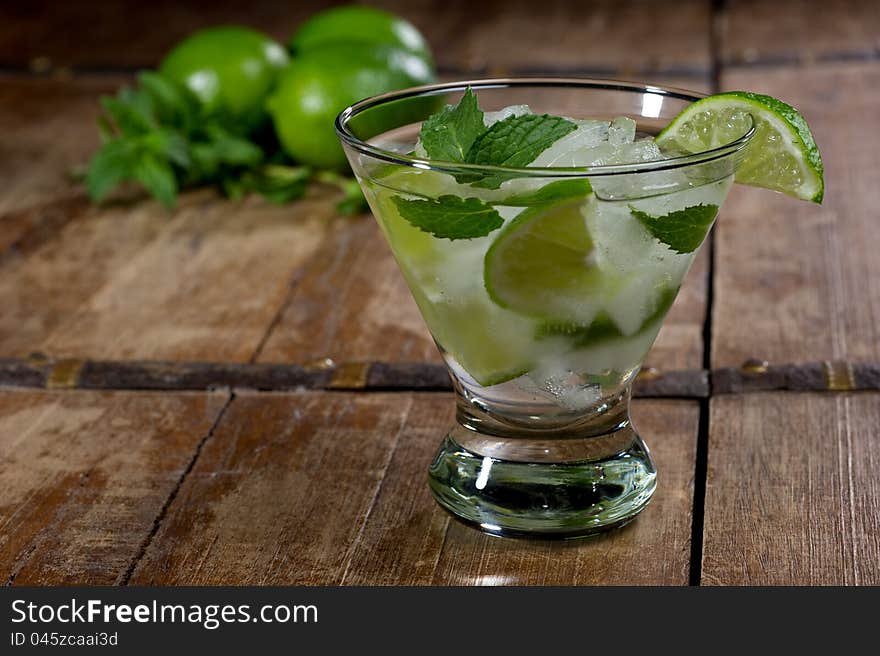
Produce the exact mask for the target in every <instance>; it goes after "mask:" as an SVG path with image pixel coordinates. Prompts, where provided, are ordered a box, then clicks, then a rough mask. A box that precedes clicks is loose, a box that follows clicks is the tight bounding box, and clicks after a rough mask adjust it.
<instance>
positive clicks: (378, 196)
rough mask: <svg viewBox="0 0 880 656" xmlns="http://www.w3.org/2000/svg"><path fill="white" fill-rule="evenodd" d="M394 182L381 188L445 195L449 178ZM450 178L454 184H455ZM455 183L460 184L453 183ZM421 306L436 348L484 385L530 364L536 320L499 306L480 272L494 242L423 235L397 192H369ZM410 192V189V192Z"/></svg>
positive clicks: (377, 189) (367, 189)
mask: <svg viewBox="0 0 880 656" xmlns="http://www.w3.org/2000/svg"><path fill="white" fill-rule="evenodd" d="M412 177H415V176H410V175H400V176H397V175H395V176H394V177H391V176H388V177H387V178H386V179H383V182H385V183H390V184H393V185H394V186H395V187H399V188H404V187H405V185H407V184H411V185H412V186H413V188H414V189H418V191H423V190H428V191H430V193H435V194H438V193H442V192H445V191H446V189H445V186H446V185H448V184H449V182H448V180H443V178H447V177H448V176H441V175H440V174H434V173H433V172H431V175H427V176H421V177H420V178H419V179H417V180H412V179H410V178H412ZM449 180H451V178H449ZM453 183H454V181H453ZM365 192H366V196H367V199H368V200H369V202H370V204H371V206H372V207H373V209H374V211H375V213H376V216H377V218H378V219H379V223H380V225H381V226H382V229H383V231H384V232H385V234H386V236H387V237H388V242H389V243H390V245H391V249H392V251H393V252H394V256H395V258H396V260H397V262H398V264H399V265H400V269H401V271H402V272H403V275H404V277H405V278H406V281H407V284H408V285H409V288H410V290H411V291H412V294H413V297H414V298H415V301H416V304H417V305H418V306H419V310H420V311H421V313H422V316H423V317H424V319H425V322H426V323H427V324H428V327H429V328H430V330H431V333H432V334H433V336H434V339H435V340H436V341H437V343H438V344H439V345H440V346H441V347H442V348H443V350H444V351H446V352H447V353H448V354H449V355H451V356H452V357H453V358H454V359H455V361H456V362H457V363H458V365H459V366H460V367H461V368H462V369H464V370H465V371H466V372H467V373H468V374H469V375H470V376H471V377H472V378H473V379H474V380H476V381H477V382H478V383H479V384H480V385H483V386H487V387H488V386H490V385H497V384H499V383H503V382H506V381H508V380H512V379H513V378H516V377H518V376H521V375H522V374H524V373H526V372H527V371H528V370H529V369H530V368H531V366H532V357H533V355H534V354H533V351H534V334H535V321H534V320H533V319H531V318H529V317H523V316H521V315H518V314H515V313H514V312H511V311H509V310H506V309H504V308H502V307H499V306H498V305H496V304H495V303H493V302H492V300H491V299H490V298H489V296H488V295H487V294H486V291H485V289H483V285H482V280H481V276H480V271H481V269H482V266H483V254H484V253H485V250H486V248H487V243H488V242H489V241H491V236H489V237H484V238H482V239H474V240H460V241H451V240H448V239H438V238H436V237H434V236H432V235H431V234H430V233H428V232H424V231H422V230H419V229H418V228H417V227H415V226H413V225H412V224H410V223H409V222H408V221H406V220H405V219H404V218H402V217H401V216H400V213H399V211H398V207H397V205H396V204H395V203H394V201H393V199H394V198H395V197H398V195H399V193H400V192H399V191H398V190H397V189H396V188H393V187H392V188H387V187H383V186H381V185H379V184H377V183H376V182H371V183H370V184H368V185H366V186H365ZM404 193H406V191H404Z"/></svg>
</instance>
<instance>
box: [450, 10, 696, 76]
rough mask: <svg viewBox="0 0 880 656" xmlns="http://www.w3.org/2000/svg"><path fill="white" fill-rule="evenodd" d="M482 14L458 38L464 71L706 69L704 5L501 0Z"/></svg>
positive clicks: (597, 72)
mask: <svg viewBox="0 0 880 656" xmlns="http://www.w3.org/2000/svg"><path fill="white" fill-rule="evenodd" d="M470 4H471V6H473V3H470ZM481 4H482V3H481ZM483 11H484V12H486V13H487V14H488V15H487V16H486V18H485V19H484V20H483V21H481V22H479V23H476V24H474V25H473V28H472V29H471V30H469V31H466V32H465V33H464V34H463V35H462V36H461V37H459V38H463V39H465V42H464V45H463V46H462V50H463V55H464V58H465V59H464V61H465V64H464V66H463V68H464V69H466V70H467V69H471V70H486V71H487V72H488V73H489V74H493V75H494V74H513V75H535V74H546V73H556V74H564V73H572V74H583V73H589V74H594V75H602V76H606V77H607V76H614V75H621V74H625V73H630V74H633V73H639V74H645V73H656V72H666V73H682V72H687V73H707V72H708V71H709V68H710V63H711V57H710V48H709V39H710V3H709V2H706V1H704V0H684V1H682V2H676V3H675V11H670V9H669V6H668V5H664V4H663V3H657V2H644V1H640V0H628V1H623V2H621V1H620V0H599V1H594V2H589V3H583V2H581V3H575V2H568V1H567V0H548V1H545V2H542V3H541V5H540V8H536V6H535V4H534V2H531V1H530V0H501V1H499V2H494V3H492V4H491V10H489V9H487V8H485V7H484V8H483ZM633 44H638V47H633ZM438 47H442V46H439V45H438Z"/></svg>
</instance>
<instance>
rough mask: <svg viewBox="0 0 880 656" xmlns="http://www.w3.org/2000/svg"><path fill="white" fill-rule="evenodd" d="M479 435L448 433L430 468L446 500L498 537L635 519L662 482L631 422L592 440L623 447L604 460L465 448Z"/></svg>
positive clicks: (557, 534) (575, 533) (572, 534)
mask: <svg viewBox="0 0 880 656" xmlns="http://www.w3.org/2000/svg"><path fill="white" fill-rule="evenodd" d="M473 437H479V434H477V435H476V436H475V435H474V433H473V432H472V431H470V430H467V429H464V428H462V427H460V426H456V427H455V428H454V429H453V430H452V431H451V432H450V433H449V434H448V435H447V436H446V438H445V439H444V440H443V443H442V444H441V446H440V450H439V451H438V452H437V455H436V457H435V458H434V461H433V463H432V464H431V467H430V469H429V472H428V474H429V483H430V487H431V491H432V492H433V494H434V498H435V499H437V501H438V502H439V503H440V505H442V506H443V507H444V508H446V509H447V510H449V511H450V512H451V513H453V514H454V515H456V516H457V517H459V518H460V519H462V520H464V521H466V522H468V523H470V524H473V525H475V526H476V527H478V528H480V529H481V530H483V531H485V532H487V533H491V534H493V535H500V536H506V537H535V538H578V537H585V536H589V535H594V534H597V533H601V532H604V531H607V530H610V529H612V528H616V527H619V526H622V525H624V524H626V523H627V522H629V521H630V520H632V519H633V518H634V517H635V516H636V515H637V514H638V513H639V512H641V511H642V510H643V509H644V507H645V506H646V505H647V503H648V501H650V499H651V496H652V495H653V493H654V488H655V487H656V471H655V469H654V464H653V463H652V462H651V457H650V454H649V453H648V449H647V447H646V446H645V444H644V442H643V441H642V439H641V438H640V437H639V436H638V435H637V434H636V433H635V431H634V430H632V428H631V427H630V426H629V425H628V423H627V425H626V426H625V427H622V428H620V429H619V430H617V431H615V432H614V433H613V434H608V435H605V436H596V437H592V438H589V441H593V440H597V441H598V443H602V442H603V441H604V442H605V443H606V444H607V443H608V442H613V443H617V444H621V446H622V448H621V450H619V451H616V452H615V453H614V454H613V455H611V456H606V457H601V458H598V459H594V458H589V459H579V460H565V461H561V462H548V461H546V460H543V461H542V460H541V459H535V460H537V461H532V462H524V461H517V460H506V459H500V458H497V457H493V456H491V455H481V454H480V453H478V452H474V451H473V450H470V449H468V448H465V447H464V446H462V444H461V442H464V443H466V444H468V445H469V446H471V448H473V446H472V445H474V444H475V443H479V439H478V440H477V442H474V439H473ZM480 450H481V451H483V452H484V453H489V452H493V451H494V452H497V450H494V449H480ZM605 453H608V452H607V451H606V452H605Z"/></svg>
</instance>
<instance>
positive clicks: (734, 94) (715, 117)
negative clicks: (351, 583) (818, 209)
mask: <svg viewBox="0 0 880 656" xmlns="http://www.w3.org/2000/svg"><path fill="white" fill-rule="evenodd" d="M747 115H751V116H752V118H753V119H754V123H755V134H754V136H753V137H752V139H751V142H750V143H749V145H748V146H746V148H745V150H744V152H743V156H744V159H743V161H742V163H741V165H740V167H739V169H738V170H737V172H736V178H735V179H736V181H737V182H739V183H742V184H746V185H751V186H753V187H765V188H767V189H773V190H774V191H781V192H782V193H784V194H788V195H789V196H793V197H795V198H799V199H801V200H811V201H813V202H815V203H821V202H822V196H823V194H824V191H825V183H824V180H823V178H822V172H823V169H822V157H821V156H820V155H819V149H818V147H817V146H816V142H815V140H814V139H813V135H812V133H811V132H810V128H809V127H808V126H807V122H806V121H805V120H804V117H803V116H801V114H800V112H798V111H797V110H796V109H795V108H794V107H792V106H791V105H788V104H786V103H784V102H782V101H781V100H777V99H776V98H773V97H771V96H765V95H763V94H759V93H751V92H748V91H728V92H725V93H719V94H716V95H714V96H709V97H708V98H703V99H702V100H698V101H697V102H695V103H693V104H692V105H689V106H688V107H687V108H686V109H685V110H684V111H683V112H681V114H679V115H678V116H676V117H675V118H674V119H673V120H672V122H671V123H670V124H669V125H667V126H666V128H664V130H663V131H662V132H661V133H660V134H659V135H657V139H656V142H657V145H659V146H660V147H661V148H663V149H666V150H677V151H680V152H683V153H699V152H703V151H706V150H711V149H712V148H718V147H720V146H723V145H725V144H728V143H730V142H732V141H735V140H736V139H738V138H739V137H741V136H742V135H743V134H745V132H746V131H747V130H748V128H749V121H748V117H747Z"/></svg>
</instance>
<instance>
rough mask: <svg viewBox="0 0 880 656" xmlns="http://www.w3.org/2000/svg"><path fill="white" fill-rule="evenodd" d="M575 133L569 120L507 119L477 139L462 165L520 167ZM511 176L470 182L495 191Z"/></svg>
mask: <svg viewBox="0 0 880 656" xmlns="http://www.w3.org/2000/svg"><path fill="white" fill-rule="evenodd" d="M576 129H577V125H576V124H575V123H573V122H572V121H569V120H568V119H564V118H562V117H560V116H550V115H549V114H524V115H523V116H509V117H508V118H506V119H504V120H503V121H498V122H497V123H495V124H493V125H492V127H490V128H489V129H488V130H486V131H485V132H484V133H483V134H481V135H480V136H479V137H477V138H476V139H475V140H474V143H473V144H472V145H471V147H470V149H469V150H468V153H467V157H466V158H465V162H467V163H468V164H480V165H484V166H506V167H514V168H516V167H523V166H528V165H529V164H531V163H532V161H533V160H534V159H535V158H536V157H537V156H538V155H540V154H541V153H542V152H543V151H544V150H546V149H547V148H548V147H549V146H550V145H552V144H553V143H554V142H555V141H557V140H559V139H560V138H562V137H564V136H565V135H567V134H568V133H569V132H572V131H573V130H576ZM511 177H512V176H510V175H493V176H487V177H484V178H482V179H479V180H476V181H475V182H473V184H474V186H477V187H488V188H489V189H497V188H498V187H500V186H501V183H502V182H504V181H505V180H507V179H510V178H511Z"/></svg>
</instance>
